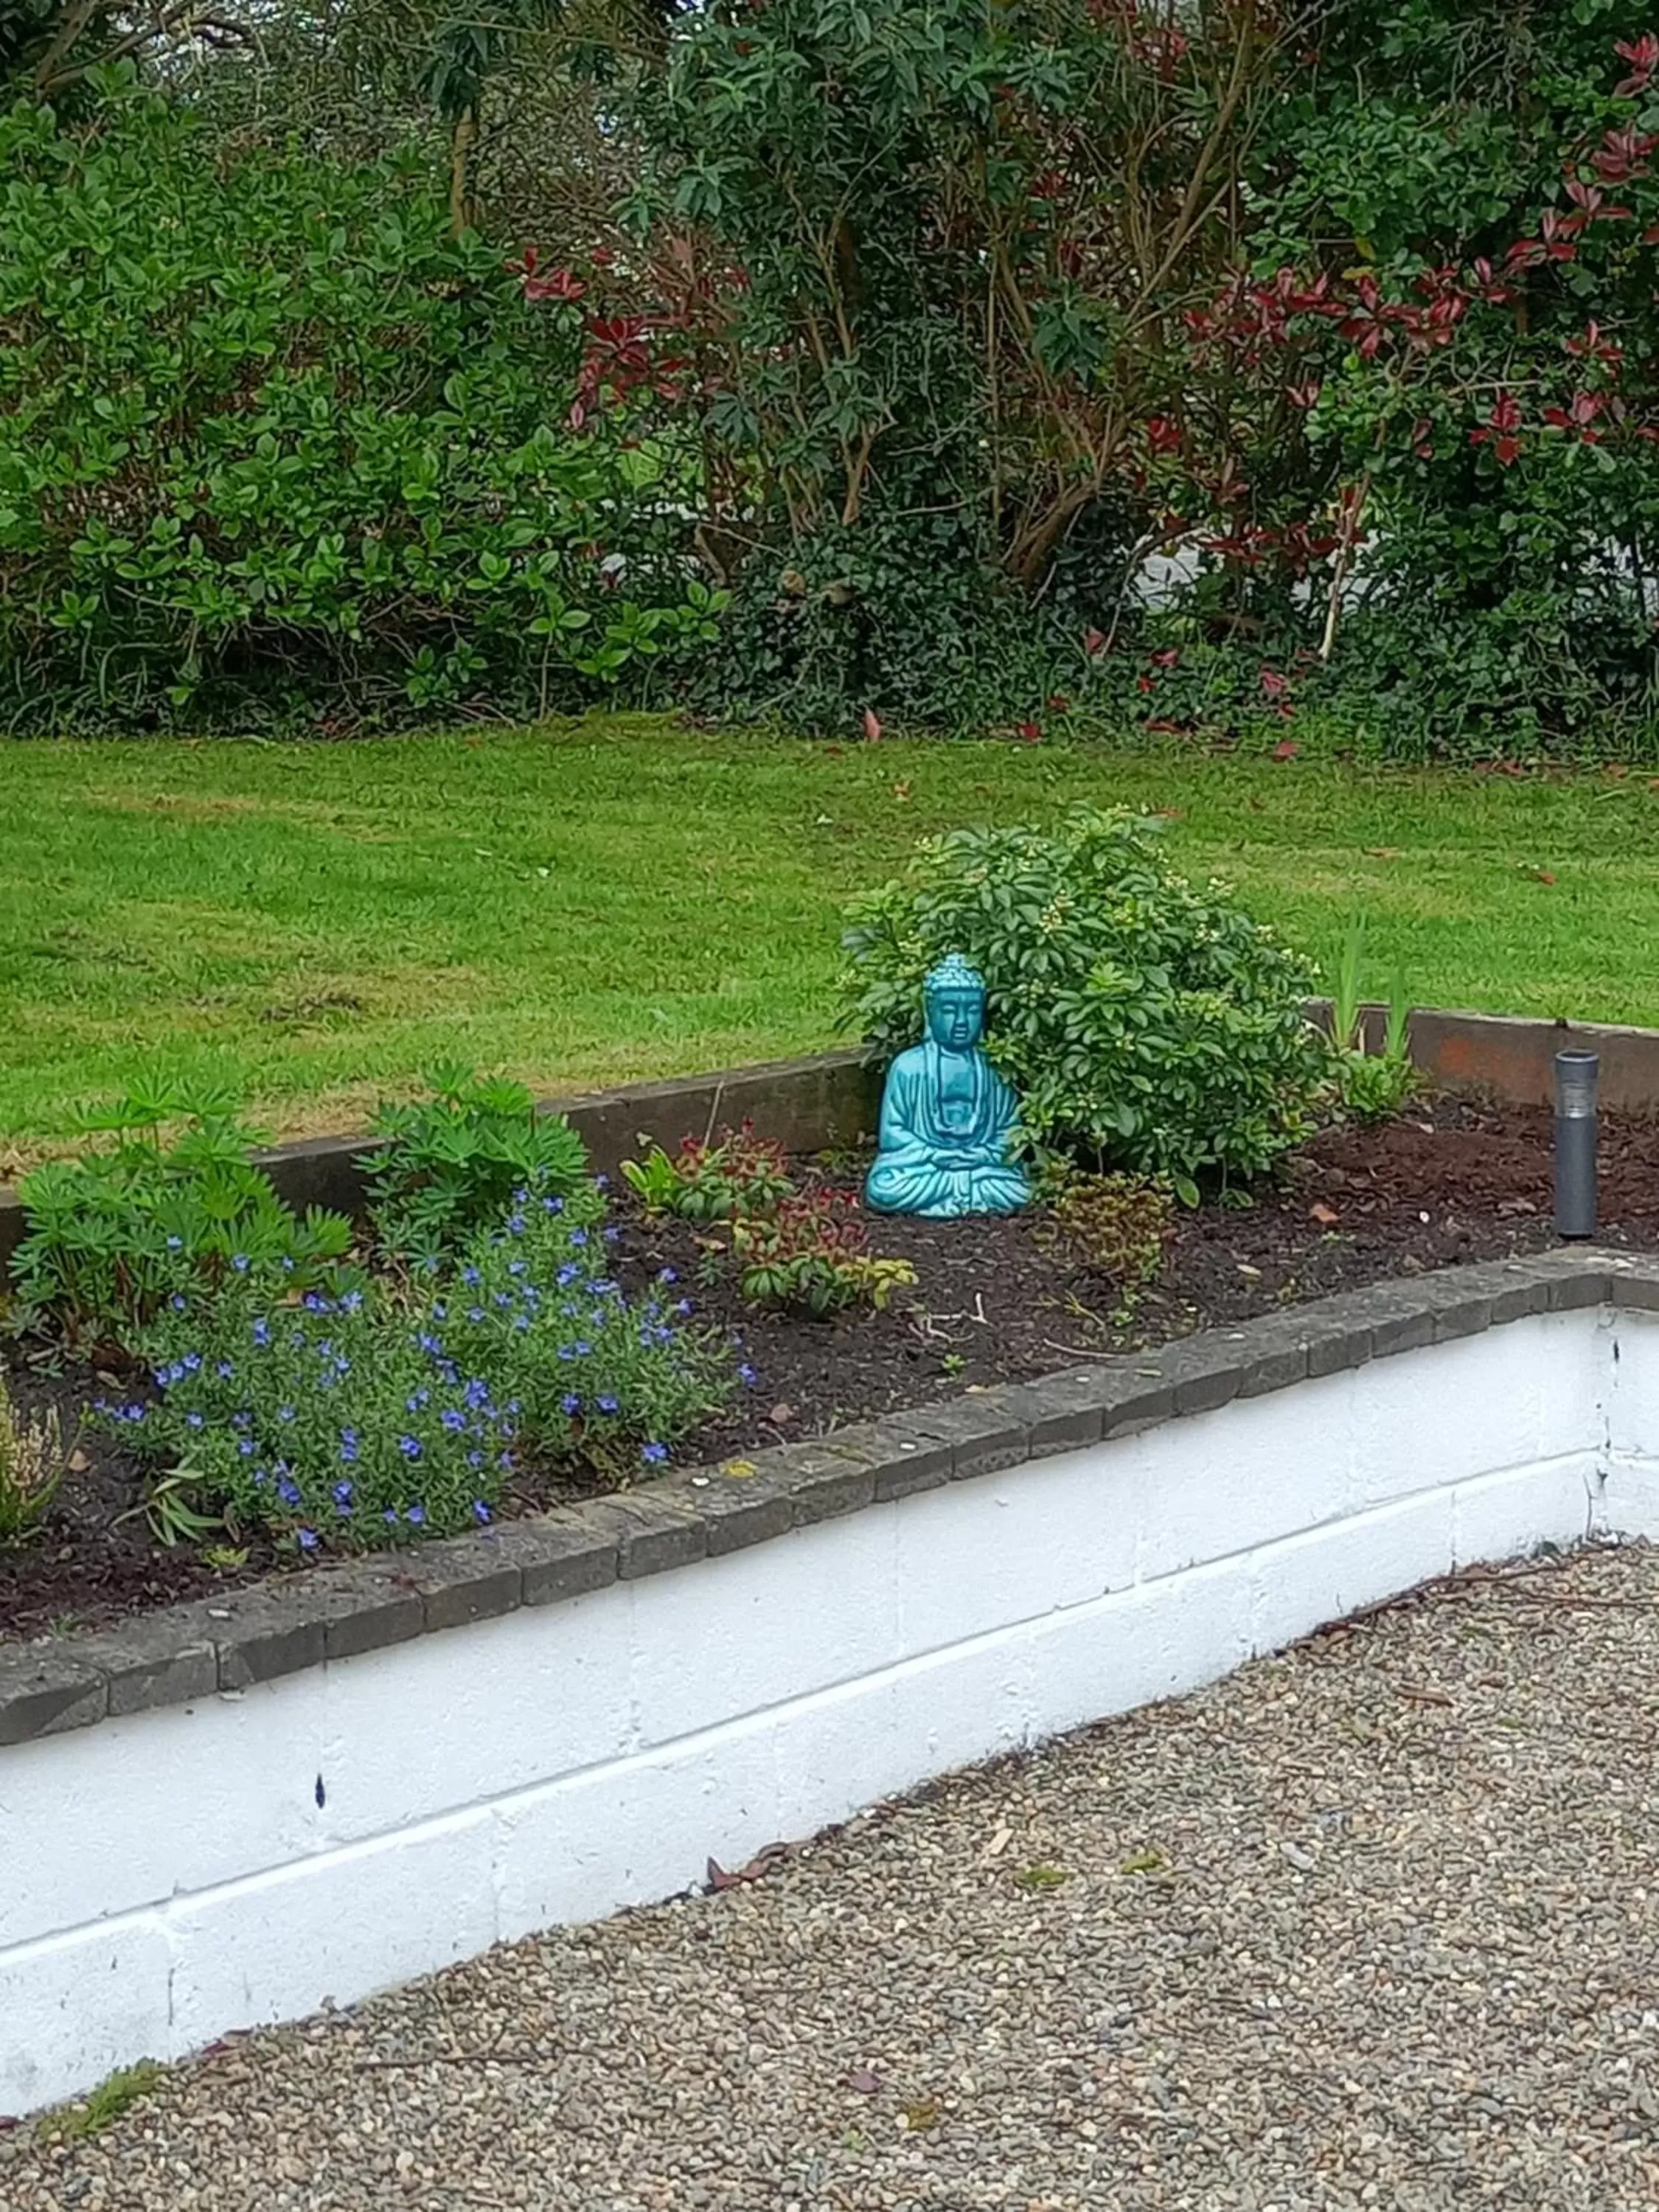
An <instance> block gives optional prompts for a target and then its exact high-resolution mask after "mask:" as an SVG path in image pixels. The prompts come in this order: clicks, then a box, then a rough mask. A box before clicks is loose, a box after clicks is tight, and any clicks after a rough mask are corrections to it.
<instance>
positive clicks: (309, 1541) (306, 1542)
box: [299, 1528, 317, 1552]
mask: <svg viewBox="0 0 1659 2212" xmlns="http://www.w3.org/2000/svg"><path fill="white" fill-rule="evenodd" d="M299 1537H300V1549H301V1551H302V1552H314V1551H315V1550H316V1548H317V1536H316V1531H315V1530H314V1529H311V1528H301V1530H300V1531H299Z"/></svg>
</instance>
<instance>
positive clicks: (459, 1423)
mask: <svg viewBox="0 0 1659 2212" xmlns="http://www.w3.org/2000/svg"><path fill="white" fill-rule="evenodd" d="M438 1419H440V1420H441V1422H442V1423H443V1425H444V1426H445V1428H447V1430H448V1431H449V1432H450V1434H451V1436H459V1433H460V1431H462V1430H463V1429H464V1428H465V1426H466V1415H465V1413H462V1412H461V1411H460V1410H459V1407H454V1406H446V1407H445V1408H444V1410H443V1412H442V1413H440V1414H439V1416H438Z"/></svg>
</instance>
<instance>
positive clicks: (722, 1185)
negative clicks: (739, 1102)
mask: <svg viewBox="0 0 1659 2212" xmlns="http://www.w3.org/2000/svg"><path fill="white" fill-rule="evenodd" d="M622 1171H623V1176H624V1177H625V1179H626V1181H627V1182H628V1185H629V1188H630V1189H631V1190H632V1191H633V1192H634V1194H635V1196H636V1197H637V1198H638V1199H639V1200H640V1203H641V1205H642V1206H644V1207H645V1209H646V1211H647V1212H649V1213H673V1214H678V1217H679V1218H680V1219H681V1220H683V1221H731V1220H733V1219H735V1218H738V1216H740V1215H741V1216H746V1217H752V1216H758V1215H762V1214H765V1213H768V1212H770V1211H771V1210H772V1209H773V1208H774V1207H775V1206H776V1205H777V1204H778V1203H779V1201H780V1200H782V1199H785V1198H787V1197H788V1196H789V1195H790V1194H791V1193H792V1192H793V1189H794V1187H795V1186H794V1183H793V1180H792V1178H791V1176H790V1173H789V1161H788V1156H787V1154H786V1152H784V1149H783V1147H782V1146H781V1145H779V1144H775V1143H774V1142H773V1141H772V1139H769V1138H766V1137H757V1135H756V1134H755V1130H754V1124H753V1123H752V1122H750V1121H745V1122H744V1123H743V1124H742V1126H741V1127H738V1128H736V1129H722V1130H721V1132H720V1137H719V1139H718V1140H717V1141H716V1142H714V1144H707V1143H705V1142H704V1141H703V1140H702V1139H701V1138H698V1137H682V1138H681V1139H680V1143H679V1149H678V1152H675V1153H674V1154H673V1155H672V1157H670V1155H669V1154H668V1153H666V1152H664V1150H663V1148H662V1146H660V1145H653V1146H651V1148H650V1150H649V1151H648V1152H647V1154H646V1156H645V1158H643V1159H642V1160H624V1161H623V1170H622Z"/></svg>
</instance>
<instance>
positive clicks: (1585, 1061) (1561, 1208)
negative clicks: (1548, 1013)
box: [1555, 1052, 1601, 1237]
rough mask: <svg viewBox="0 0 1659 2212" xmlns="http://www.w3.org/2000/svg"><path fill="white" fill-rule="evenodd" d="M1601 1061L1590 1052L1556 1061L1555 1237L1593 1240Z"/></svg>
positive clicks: (1565, 1054) (1559, 1056) (1568, 1054)
mask: <svg viewBox="0 0 1659 2212" xmlns="http://www.w3.org/2000/svg"><path fill="white" fill-rule="evenodd" d="M1600 1081H1601V1055H1600V1054H1599V1053H1594V1052H1558V1053H1557V1054H1556V1055H1555V1232H1556V1234H1557V1236H1558V1237H1594V1236H1595V1135H1596V1091H1597V1087H1598V1085H1599V1084H1600Z"/></svg>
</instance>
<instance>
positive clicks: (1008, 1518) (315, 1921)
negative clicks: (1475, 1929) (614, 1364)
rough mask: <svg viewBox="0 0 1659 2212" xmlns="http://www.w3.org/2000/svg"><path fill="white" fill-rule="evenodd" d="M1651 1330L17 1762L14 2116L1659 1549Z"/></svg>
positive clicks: (1414, 1374)
mask: <svg viewBox="0 0 1659 2212" xmlns="http://www.w3.org/2000/svg"><path fill="white" fill-rule="evenodd" d="M1656 1329H1659V1317H1652V1316H1641V1315H1620V1316H1618V1317H1617V1318H1616V1320H1614V1319H1613V1318H1611V1317H1609V1316H1607V1315H1606V1314H1597V1313H1595V1312H1580V1313H1569V1314H1559V1315H1553V1316H1537V1317H1534V1318H1532V1319H1529V1320H1526V1321H1521V1322H1513V1323H1510V1325H1509V1326H1507V1327H1504V1328H1496V1329H1492V1330H1490V1331H1488V1332H1487V1333H1486V1334H1484V1335H1480V1336H1477V1337H1472V1338H1468V1339H1466V1340H1461V1341H1458V1342H1455V1343H1451V1344H1447V1345H1442V1346H1436V1347H1433V1348H1431V1349H1426V1350H1424V1351H1421V1352H1413V1353H1407V1354H1405V1355H1402V1356H1401V1357H1398V1358H1392V1359H1389V1360H1386V1361H1382V1362H1378V1363H1376V1364H1373V1365H1370V1366H1367V1367H1363V1368H1360V1369H1358V1370H1356V1371H1355V1372H1352V1373H1350V1374H1344V1375H1339V1376H1332V1377H1329V1378H1328V1379H1326V1380H1322V1381H1319V1382H1315V1383H1302V1384H1299V1385H1297V1386H1296V1387H1295V1388H1294V1389H1288V1390H1284V1391H1279V1392H1277V1393H1275V1394H1273V1395H1269V1396H1266V1397H1261V1398H1257V1399H1252V1400H1249V1401H1243V1402H1242V1403H1238V1404H1235V1405H1232V1406H1229V1407H1224V1408H1222V1409H1221V1410H1220V1411H1218V1412H1217V1413H1209V1414H1205V1415H1201V1416H1199V1417H1196V1418H1194V1419H1183V1420H1179V1421H1173V1422H1170V1423H1169V1424H1167V1425H1164V1426H1163V1427H1160V1428H1158V1429H1154V1430H1150V1431H1146V1432H1145V1433H1143V1434H1142V1435H1140V1436H1138V1437H1128V1438H1124V1439H1121V1440H1120V1441H1118V1442H1115V1443H1109V1444H1104V1445H1101V1446H1097V1447H1095V1448H1093V1449H1089V1450H1085V1451H1079V1452H1074V1453H1071V1454H1068V1455H1062V1456H1060V1457H1058V1458H1054V1459H1051V1460H1046V1461H1042V1462H1037V1463H1036V1464H1035V1465H1032V1466H1028V1467H1023V1468H1014V1469H1012V1470H1010V1471H1009V1472H1008V1473H1007V1474H999V1475H992V1476H987V1477H984V1478H981V1480H977V1481H974V1482H968V1483H958V1484H955V1485H952V1486H948V1487H946V1488H944V1489H940V1490H935V1491H930V1492H924V1493H922V1494H921V1495H919V1496H916V1497H914V1498H905V1499H902V1500H901V1501H899V1502H898V1503H896V1504H891V1505H885V1506H878V1507H874V1508H872V1509H869V1510H866V1511H863V1512H860V1513H855V1514H853V1515H850V1516H848V1517H846V1518H845V1519H842V1520H837V1521H831V1522H825V1523H823V1524H822V1525H821V1526H818V1527H817V1528H808V1529H803V1530H800V1531H798V1532H797V1533H795V1534H793V1535H790V1536H787V1537H784V1538H781V1539H780V1540H778V1541H775V1542H772V1543H769V1544H763V1545H761V1546H758V1547H756V1548H754V1549H752V1550H749V1551H744V1552H739V1553H735V1554H734V1555H732V1557H730V1558H727V1559H718V1560H709V1561H706V1562H704V1563H702V1565H696V1566H693V1567H688V1568H684V1569H681V1570H679V1571H675V1572H672V1573H668V1574H663V1575H658V1576H655V1577H649V1578H647V1579H646V1580H644V1581H641V1582H636V1583H619V1584H617V1585H616V1586H614V1587H612V1588H611V1589H605V1590H601V1591H598V1592H595V1593H593V1594H592V1595H590V1596H586V1597H583V1598H580V1599H577V1600H575V1601H572V1602H569V1603H567V1604H563V1605H557V1606H552V1607H545V1608H542V1609H538V1610H534V1611H526V1612H522V1613H513V1614H510V1615H508V1616H507V1618H505V1619H503V1620H493V1621H489V1622H485V1623H483V1624H481V1625H479V1626H477V1627H473V1628H469V1629H461V1630H455V1631H452V1632H448V1633H447V1634H443V1635H437V1636H431V1637H425V1638H418V1639H416V1641H415V1642H413V1643H410V1644H399V1645H397V1646H394V1647H393V1648H392V1649H390V1650H385V1651H379V1652H373V1653H369V1654H367V1655H365V1656H362V1657H361V1658H356V1659H350V1660H347V1661H344V1662H337V1663H335V1664H332V1665H330V1666H327V1667H319V1668H313V1669H312V1670H310V1671H308V1672H307V1673H304V1674H296V1675H292V1676H289V1677H288V1678H286V1679H284V1680H280V1681H276V1682H272V1683H269V1684H265V1685H263V1686H259V1687H258V1688H256V1689H253V1690H250V1691H247V1692H243V1693H241V1694H240V1695H235V1696H221V1697H216V1698H212V1699H207V1700H205V1701H204V1702H203V1703H201V1704H199V1705H191V1706H178V1707H173V1708H168V1709H165V1710H162V1711H158V1712H155V1713H149V1714H142V1715H137V1716H134V1717H129V1718H125V1719H119V1720H114V1721H106V1722H103V1723H100V1724H98V1725H97V1726H95V1727H93V1728H89V1729H79V1730H76V1731H72V1732H70V1733H68V1734H65V1735H58V1736H51V1737H47V1738H46V1739H44V1740H42V1741H39V1742H36V1743H31V1744H26V1745H21V1746H19V1747H15V1748H13V1749H9V1750H5V1751H0V2112H23V2111H28V2110H31V2109H33V2108H35V2107H38V2106H42V2105H45V2104H47V2103H50V2102H52V2101H54V2100H58V2099H61V2098H64V2097H66V2096H69V2095H71V2094H73V2093H76V2092H77V2091H79V2090H82V2089H84V2088H86V2087H88V2085H90V2084H91V2083H93V2082H94V2081H98V2080H100V2078H101V2077H102V2076H103V2075H106V2073H108V2072H109V2071H110V2070H111V2069H112V2068H114V2067H116V2066H118V2065H123V2064H126V2063H130V2062H131V2061H132V2060H134V2059H136V2058H138V2057H146V2056H148V2057H161V2058H167V2057H177V2056H179V2055H182V2054H184V2053H185V2052H187V2051H191V2050H192V2049H194V2048H196V2047H197V2046H198V2045H201V2044H203V2043H204V2042H207V2041H209V2040H210V2039H212V2038H213V2037H214V2036H216V2035H219V2034H221V2033H224V2032H225V2031H226V2030H228V2029H230V2028H235V2027H246V2026H248V2025H251V2024H252V2023H254V2022H258V2021H273V2020H282V2019H288V2018H292V2017H295V2016H298V2015H303V2014H305V2013H307V2012H310V2011H313V2010H314V2009H315V2008H317V2007H318V2006H319V2004H321V2003H322V2002H323V2001H324V2000H325V1998H331V1999H333V2000H334V2001H336V2002H341V2003H343V2002H348V2001H349V2000H352V1999H355V1998H358V1997H361V1996H365V1995H367V1994H368V1992H370V1991H371V1990H376V1989H380V1988H384V1987H386V1986H387V1985H389V1984H392V1983H396V1982H398V1981H402V1980H405V1979H407V1978H410V1977H411V1976H414V1975H416V1974H420V1973H423V1972H428V1970H430V1969H432V1968H434V1967H437V1966H444V1965H446V1964H447V1963H449V1962H450V1961H451V1960H457V1959H462V1958H466V1957H469V1956H471V1955H472V1954H475V1953H477V1952H479V1951H481V1950H483V1949H484V1948H487V1947H488V1946H489V1944H491V1943H493V1942H497V1941H499V1940H503V1939H510V1938H512V1937H514V1936H522V1935H524V1934H526V1933H527V1932H528V1931H530V1930H532V1929H538V1928H544V1927H547V1926H550V1925H551V1924H553V1923H557V1922H562V1921H574V1920H585V1919H591V1918H595V1917H599V1916H601V1915H603V1914H605V1913H607V1912H610V1911H613V1910H615V1909H616V1908H617V1907H619V1906H621V1905H629V1904H635V1903H639V1902H641V1901H645V1900H648V1899H656V1898H660V1897H664V1896H666V1895H669V1894H671V1893H673V1892H675V1891H676V1890H679V1889H683V1888H684V1887H687V1886H688V1885H690V1884H691V1883H693V1882H696V1881H700V1880H701V1879H702V1875H703V1869H704V1865H705V1862H706V1861H707V1860H708V1858H709V1857H711V1856H712V1857H715V1858H718V1859H720V1860H721V1861H722V1862H723V1863H727V1864H731V1863H737V1862H741V1861H742V1860H744V1859H745V1858H747V1857H750V1856H752V1854H753V1853H754V1852H755V1851H756V1850H757V1849H758V1848H759V1847H760V1846H761V1845H762V1844H766V1843H768V1842H770V1841H771V1840H773V1839H774V1838H779V1837H799V1836H803V1835H806V1834H809V1833H811V1832H812V1831H814V1830H815V1829H817V1828H818V1827H820V1826H823V1825H824V1824H825V1823H826V1822H828V1821H831V1820H837V1819H839V1818H841V1817H842V1816H843V1815H845V1814H848V1813H849V1812H851V1811H853V1810H854V1809H855V1808H858V1807H860V1806H862V1805H866V1804H868V1803H870V1802H872V1800H874V1799H877V1798H879V1797H882V1796H887V1795H889V1794H890V1793H891V1792H893V1791H895V1790H901V1789H903V1788H906V1787H907V1786H908V1785H910V1784H914V1783H916V1782H918V1781H921V1780H922V1779H923V1778H926V1777H927V1776H930V1775H934V1774H939V1773H941V1772H944V1771H947V1770H948V1769H950V1768H951V1767H955V1766H958V1765H963V1764H964V1763H966V1762H968V1761H970V1760H974V1759H982V1758H984V1757H986V1756H987V1755H988V1754H991V1753H996V1752H999V1751H1002V1750H1005V1749H1007V1748H1009V1747H1013V1746H1017V1745H1021V1744H1026V1743H1030V1742H1031V1741H1034V1740H1036V1739H1037V1738H1040V1737H1042V1736H1045V1735H1052V1734H1054V1732H1056V1731H1057V1730H1060V1729H1066V1728H1070V1727H1073V1726H1074V1725H1075V1724H1077V1723H1080V1722H1084V1721H1087V1720H1091V1719H1094V1718H1097V1717H1101V1716H1103V1715H1105V1714H1108V1713H1112V1712H1116V1711H1123V1710H1126V1709H1127V1708H1128V1707H1131V1706H1133V1705H1139V1704H1142V1703H1144V1702H1146V1701H1147V1700H1149V1699H1157V1698H1164V1697H1169V1696H1171V1695H1174V1694H1176V1692H1181V1691H1183V1690H1187V1689H1190V1688H1192V1687H1193V1686H1195V1685H1197V1684H1199V1683H1200V1682H1204V1681H1207V1680H1212V1679H1213V1678H1214V1677H1215V1676H1217V1675H1219V1674H1224V1673H1225V1672H1226V1671H1227V1670H1228V1669H1229V1668H1233V1667H1236V1666H1237V1665H1239V1664H1240V1663H1241V1662H1243V1661H1244V1660H1245V1659H1247V1658H1249V1656H1252V1655H1253V1654H1255V1653H1257V1652H1261V1651H1267V1650H1273V1649H1275V1648H1277V1647H1278V1646H1279V1645H1281V1644H1285V1643H1286V1642H1288V1641H1290V1640H1291V1639H1292V1638H1295V1637H1297V1636H1298V1635H1301V1634H1303V1633H1305V1632H1307V1631H1308V1630H1310V1629H1311V1628H1313V1627H1316V1626H1318V1625H1319V1623H1321V1622H1322V1621H1323V1620H1330V1619H1333V1618H1334V1617H1337V1616H1339V1615H1340V1614H1343V1613H1348V1612H1351V1611H1352V1610H1353V1609H1354V1608H1355V1607H1360V1606H1363V1605H1365V1604H1368V1603H1370V1602H1371V1601H1374V1600H1376V1599H1378V1598H1382V1597H1385V1596H1388V1595H1391V1594H1392V1593H1394V1592H1396V1591H1399V1590H1401V1589H1407V1588H1409V1587H1410V1586H1411V1585H1412V1584H1413V1583H1418V1582H1420V1581H1422V1580H1423V1579H1425V1577H1429V1576H1432V1575H1436V1574H1440V1573H1443V1572H1444V1571H1447V1570H1448V1569H1449V1568H1451V1567H1453V1566H1455V1565H1460V1564H1462V1563H1464V1562H1467V1561H1468V1560H1471V1559H1502V1558H1504V1557H1508V1556H1510V1555H1513V1554H1515V1553H1521V1552H1524V1551H1527V1550H1528V1549H1529V1548H1531V1547H1534V1546H1535V1545H1537V1544H1538V1543H1540V1542H1541V1541H1546V1540H1549V1541H1554V1542H1557V1543H1562V1542H1568V1541H1573V1540H1576V1539H1577V1538H1579V1537H1582V1536H1583V1534H1585V1533H1586V1532H1587V1531H1589V1530H1594V1529H1597V1528H1614V1529H1619V1530H1621V1531H1622V1530H1629V1531H1631V1532H1632V1533H1636V1532H1644V1533H1648V1534H1659V1334H1656ZM319 1781H320V1784H321V1785H322V1787H321V1796H322V1800H323V1802H322V1803H321V1804H320V1805H319V1802H318V1796H319V1788H318V1785H319Z"/></svg>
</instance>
